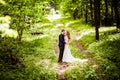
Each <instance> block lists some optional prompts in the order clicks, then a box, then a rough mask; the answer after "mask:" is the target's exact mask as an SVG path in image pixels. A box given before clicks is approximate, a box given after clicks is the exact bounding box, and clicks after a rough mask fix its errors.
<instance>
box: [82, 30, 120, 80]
mask: <svg viewBox="0 0 120 80" xmlns="http://www.w3.org/2000/svg"><path fill="white" fill-rule="evenodd" d="M100 37H101V40H100V41H99V42H94V41H95V40H94V36H93V34H87V35H85V36H83V38H82V39H81V41H82V42H83V44H85V46H86V47H87V48H88V50H89V51H90V52H91V53H92V55H93V56H94V57H95V58H96V59H97V62H98V63H99V64H100V65H101V66H102V73H103V74H105V76H106V77H104V78H103V79H104V80H106V79H110V80H113V79H119V78H120V76H119V74H120V70H119V69H120V67H119V66H120V63H119V62H120V55H119V54H120V53H119V52H120V50H119V47H120V45H119V44H120V35H119V33H116V32H115V30H107V31H102V32H101V33H100Z"/></svg>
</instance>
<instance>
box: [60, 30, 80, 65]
mask: <svg viewBox="0 0 120 80" xmlns="http://www.w3.org/2000/svg"><path fill="white" fill-rule="evenodd" d="M69 41H70V33H69V32H68V31H66V30H64V29H62V30H61V34H60V35H59V44H58V46H59V58H58V63H61V62H73V61H78V60H79V59H78V58H74V57H73V56H72V54H71V51H70V48H69Z"/></svg>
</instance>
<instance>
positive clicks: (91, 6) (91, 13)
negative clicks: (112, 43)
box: [90, 0, 93, 21]
mask: <svg viewBox="0 0 120 80" xmlns="http://www.w3.org/2000/svg"><path fill="white" fill-rule="evenodd" d="M90 15H91V21H93V2H92V0H90Z"/></svg>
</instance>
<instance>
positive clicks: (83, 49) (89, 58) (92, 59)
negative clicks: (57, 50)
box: [76, 35, 96, 63]
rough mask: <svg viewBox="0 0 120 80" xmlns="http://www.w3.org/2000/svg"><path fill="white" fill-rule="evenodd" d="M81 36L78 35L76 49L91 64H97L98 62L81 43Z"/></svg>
mask: <svg viewBox="0 0 120 80" xmlns="http://www.w3.org/2000/svg"><path fill="white" fill-rule="evenodd" d="M80 37H81V35H76V48H77V49H78V51H79V52H80V53H83V54H84V55H85V56H86V57H87V59H88V61H89V62H92V63H95V62H96V60H95V59H94V58H93V56H92V55H91V54H90V53H89V52H88V51H87V50H86V49H85V47H84V46H83V45H82V43H81V41H80Z"/></svg>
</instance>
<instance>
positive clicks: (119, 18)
mask: <svg viewBox="0 0 120 80" xmlns="http://www.w3.org/2000/svg"><path fill="white" fill-rule="evenodd" d="M112 3H113V7H114V12H115V20H116V24H117V26H116V27H117V29H120V16H119V10H118V3H119V0H112Z"/></svg>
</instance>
